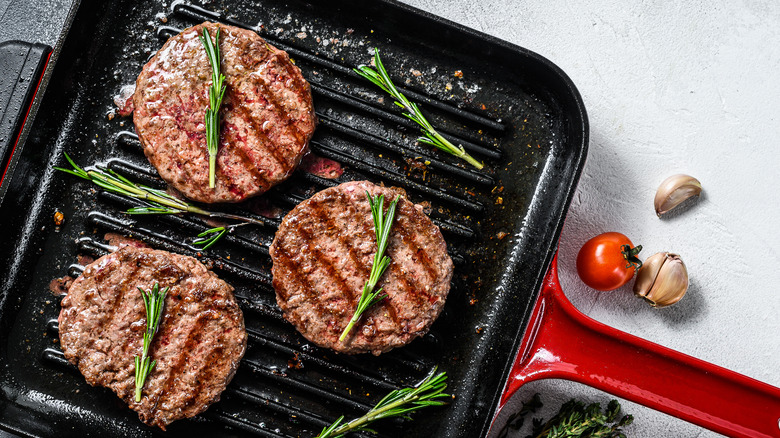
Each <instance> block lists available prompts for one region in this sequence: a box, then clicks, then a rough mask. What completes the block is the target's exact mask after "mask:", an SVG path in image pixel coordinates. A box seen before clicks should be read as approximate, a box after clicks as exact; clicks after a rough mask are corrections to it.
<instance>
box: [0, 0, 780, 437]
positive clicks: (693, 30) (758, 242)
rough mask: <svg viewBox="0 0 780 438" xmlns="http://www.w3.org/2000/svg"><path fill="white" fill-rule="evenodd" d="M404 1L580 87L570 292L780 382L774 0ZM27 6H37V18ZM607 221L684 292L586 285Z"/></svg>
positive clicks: (622, 324) (44, 4) (593, 310)
mask: <svg viewBox="0 0 780 438" xmlns="http://www.w3.org/2000/svg"><path fill="white" fill-rule="evenodd" d="M403 1H404V2H405V3H408V4H410V5H413V6H416V7H419V8H421V9H424V10H427V11H429V12H431V13H434V14H436V15H440V16H443V17H445V18H448V19H450V20H453V21H455V22H458V23H461V24H463V25H466V26H469V27H472V28H475V29H478V30H481V31H483V32H486V33H488V34H491V35H494V36H497V37H499V38H502V39H505V40H508V41H510V42H512V43H515V44H518V45H520V46H523V47H526V48H528V49H530V50H533V51H535V52H537V53H539V54H541V55H543V56H545V57H547V58H548V59H550V60H551V61H553V62H554V63H556V64H557V65H559V66H560V67H561V68H562V69H563V70H564V71H565V72H566V73H567V74H568V75H569V76H570V77H571V78H572V80H573V81H574V83H575V84H576V85H577V87H578V88H579V90H580V93H582V95H583V98H584V100H585V105H586V107H587V110H588V115H589V118H590V129H591V137H590V151H589V156H588V161H587V164H586V166H585V170H584V172H583V175H582V179H581V180H580V183H579V188H578V191H577V194H576V195H575V197H574V201H573V203H572V205H571V208H570V210H569V214H568V217H567V221H566V227H565V229H564V230H563V235H562V237H561V243H560V269H561V282H562V285H563V288H564V290H565V291H566V294H567V296H568V297H569V299H570V300H571V301H572V302H573V303H574V305H575V306H576V307H577V308H579V309H580V310H581V311H583V312H585V313H586V314H588V315H589V316H591V317H593V318H595V319H596V320H598V321H601V322H603V323H606V324H608V325H610V326H613V327H616V328H618V329H621V330H624V331H627V332H629V333H632V334H634V335H637V336H640V337H643V338H645V339H648V340H650V341H653V342H657V343H659V344H662V345H665V346H667V347H671V348H673V349H675V350H679V351H682V352H684V353H687V354H690V355H693V356H696V357H698V358H701V359H704V360H706V361H709V362H713V363H716V364H718V365H721V366H724V367H726V368H729V369H732V370H735V371H737V372H740V373H743V374H746V375H748V376H750V377H754V378H756V379H759V380H762V381H764V382H767V383H770V384H772V385H775V386H780V292H779V291H778V285H780V271H779V270H778V265H780V257H779V256H778V248H780V230H778V228H777V224H778V219H777V218H778V217H780V202H778V196H777V195H776V194H775V191H776V189H775V185H777V184H778V183H780V175H779V174H780V172H778V169H777V167H778V166H780V80H778V79H779V75H780V73H779V72H780V24H779V23H780V3H778V2H771V1H768V0H767V1H763V2H762V1H756V2H740V1H736V2H721V3H720V4H714V3H715V2H703V1H690V2H660V1H659V2H642V3H641V4H639V2H629V4H627V3H626V2H621V1H616V0H595V1H584V0H573V1H565V2H549V1H523V2H508V1H506V0H403ZM69 3H70V1H69V0H38V1H35V2H30V3H29V4H27V3H26V2H25V0H0V14H2V20H1V21H2V23H3V24H4V26H2V27H3V28H2V29H0V40H5V39H9V38H21V39H26V40H30V41H32V40H36V41H40V42H44V43H48V44H54V42H55V40H56V37H57V35H58V33H59V28H60V27H61V23H62V21H63V20H64V16H65V13H66V11H67V4H69ZM31 7H32V8H40V9H41V14H39V16H38V17H36V20H38V19H40V22H37V21H36V26H33V27H30V25H29V17H30V14H29V12H28V10H27V8H31ZM36 10H37V9H36ZM18 11H24V13H19V12H18ZM58 14H59V15H58ZM16 17H27V18H28V20H27V21H25V20H24V19H17V18H16ZM681 172H682V173H689V174H691V175H693V176H695V177H697V178H699V179H700V180H701V182H702V184H703V186H704V196H703V198H702V199H701V201H700V202H698V203H697V204H696V205H694V206H692V208H689V209H688V210H686V211H685V212H683V213H681V214H677V215H675V216H673V217H670V218H668V219H665V220H660V219H658V218H657V217H656V216H655V214H654V211H653V205H652V203H653V196H654V193H655V189H656V187H657V186H658V184H659V183H660V182H661V181H662V180H663V179H664V178H665V177H667V176H669V175H671V174H674V173H681ZM604 231H619V232H622V233H624V234H626V235H628V236H629V237H630V238H631V239H632V240H633V242H634V243H635V244H642V245H644V251H643V253H642V256H643V258H644V257H647V256H649V255H651V254H653V253H655V252H658V251H663V250H669V251H674V252H678V253H679V254H681V255H682V257H683V259H684V260H685V262H686V264H687V265H688V269H689V272H690V277H691V287H690V290H689V292H688V295H687V296H686V297H685V299H684V300H683V301H681V302H680V303H679V304H677V305H676V306H674V307H671V308H667V309H652V308H650V307H648V306H647V305H646V304H644V303H643V302H641V301H640V300H638V299H636V298H634V297H633V295H632V293H631V291H630V285H629V286H626V287H624V288H622V289H620V290H618V291H615V292H608V293H599V292H596V291H593V290H590V289H588V288H587V287H585V286H584V285H583V284H582V283H581V282H580V280H579V279H578V277H577V275H576V272H575V269H574V258H575V256H576V253H577V251H578V250H579V247H580V246H581V245H582V243H584V242H585V241H586V240H587V239H589V238H590V237H592V236H593V235H596V234H599V233H601V232H604ZM535 392H539V393H541V395H542V398H543V401H544V402H545V405H546V406H545V409H544V411H543V412H542V413H541V414H542V415H544V416H545V417H549V416H550V413H551V411H554V410H557V407H558V406H560V404H561V403H563V402H564V401H566V400H568V399H569V398H572V397H576V398H578V399H582V400H585V401H600V402H606V401H608V400H609V399H610V398H611V397H610V396H609V395H608V394H605V393H602V392H600V391H596V390H593V389H590V388H588V387H585V386H583V385H579V384H575V383H571V382H565V381H549V380H548V381H539V382H534V383H531V384H528V385H526V386H525V387H523V388H522V389H521V390H520V391H519V392H518V395H517V396H516V397H515V399H513V401H515V402H519V401H522V400H527V399H529V398H530V397H531V395H532V394H533V393H535ZM623 406H624V410H625V411H627V412H629V413H632V414H634V416H635V422H634V424H633V425H631V426H629V427H628V428H627V429H626V431H627V433H628V436H630V437H635V438H650V437H653V438H655V437H690V438H693V437H712V436H717V434H714V433H711V432H708V431H704V430H702V429H700V428H698V427H696V426H693V425H690V424H688V423H685V422H682V421H680V420H676V419H674V418H671V417H669V416H666V415H664V414H660V413H657V412H655V411H652V410H649V409H647V408H644V407H641V406H638V405H635V404H632V403H628V402H624V403H623ZM512 410H513V406H509V407H508V408H507V409H506V410H505V412H504V414H509V413H511V412H512ZM505 418H506V415H503V416H502V417H501V418H499V423H501V422H502V421H505ZM499 425H500V424H499ZM510 436H516V437H524V436H525V434H523V433H518V434H515V435H510Z"/></svg>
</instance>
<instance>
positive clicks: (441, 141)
mask: <svg viewBox="0 0 780 438" xmlns="http://www.w3.org/2000/svg"><path fill="white" fill-rule="evenodd" d="M374 65H376V70H374V69H373V68H371V67H370V66H367V65H361V66H358V68H356V69H353V70H354V71H355V73H357V74H359V75H360V76H362V77H364V78H365V79H368V80H369V81H371V82H372V83H373V84H374V85H376V86H378V87H379V88H381V89H382V90H383V91H384V92H386V93H387V94H389V95H391V96H392V97H393V99H395V101H394V103H395V104H396V105H397V106H398V107H400V108H401V109H402V110H404V113H403V115H404V116H406V117H407V118H409V119H410V120H412V121H414V122H415V123H417V124H418V125H420V128H421V130H422V133H423V136H422V137H420V138H418V139H417V141H419V142H420V143H425V144H429V145H431V146H435V147H437V148H439V149H441V150H443V151H444V152H447V153H449V154H452V155H455V156H456V157H458V158H461V159H463V160H465V161H466V162H467V163H469V164H471V165H472V166H474V167H476V168H477V169H482V168H483V167H484V164H482V163H480V162H479V161H477V160H476V159H474V157H472V156H471V155H469V154H468V153H467V152H466V151H465V150H464V149H463V146H460V145H458V146H455V145H454V144H452V142H450V141H449V140H447V139H446V138H444V137H443V136H442V135H441V134H439V132H438V131H436V129H434V127H433V126H432V125H431V123H430V122H429V121H428V119H426V118H425V116H424V115H423V113H422V111H420V108H419V107H418V106H417V104H416V103H414V102H411V101H410V100H409V99H408V98H407V97H406V96H404V95H403V93H401V92H400V91H398V88H396V86H395V84H393V81H392V80H391V79H390V75H388V74H387V70H386V69H385V66H384V65H383V64H382V59H381V58H380V57H379V49H377V48H375V49H374Z"/></svg>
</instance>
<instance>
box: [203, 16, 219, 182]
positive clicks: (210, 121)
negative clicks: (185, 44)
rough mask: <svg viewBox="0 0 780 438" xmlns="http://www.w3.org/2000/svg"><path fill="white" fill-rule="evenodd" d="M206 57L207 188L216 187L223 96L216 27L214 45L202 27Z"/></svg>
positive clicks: (206, 30) (207, 32)
mask: <svg viewBox="0 0 780 438" xmlns="http://www.w3.org/2000/svg"><path fill="white" fill-rule="evenodd" d="M199 38H200V41H201V43H203V47H204V48H205V49H206V56H207V57H208V59H209V64H210V65H211V87H209V107H208V108H206V115H205V116H204V121H205V125H206V147H207V148H208V151H209V187H210V188H214V187H215V185H216V181H215V180H216V176H215V175H216V165H217V152H218V149H219V107H220V106H221V105H222V98H223V97H224V96H225V75H223V74H222V73H220V63H221V57H220V55H219V27H217V32H216V36H215V37H214V39H215V40H216V44H215V43H214V42H212V41H211V35H209V31H208V29H206V27H205V26H204V27H203V35H201V36H200V37H199Z"/></svg>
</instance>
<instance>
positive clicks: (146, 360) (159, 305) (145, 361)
mask: <svg viewBox="0 0 780 438" xmlns="http://www.w3.org/2000/svg"><path fill="white" fill-rule="evenodd" d="M138 290H139V291H141V296H142V297H143V299H144V308H145V310H146V332H144V343H143V350H142V352H141V356H140V357H139V356H136V357H135V401H136V402H140V401H141V394H142V391H143V387H144V384H145V383H146V378H147V377H149V373H151V372H152V370H153V369H154V366H155V365H157V361H156V360H152V361H151V362H150V360H151V358H150V357H149V348H151V345H152V340H153V339H154V335H155V334H157V330H158V329H159V328H160V320H161V319H162V313H163V306H164V305H165V295H166V294H167V293H168V288H167V287H166V288H165V289H163V290H162V291H161V290H160V285H159V284H158V283H155V284H154V286H152V290H151V291H149V292H147V291H145V290H143V289H141V288H140V287H139V288H138Z"/></svg>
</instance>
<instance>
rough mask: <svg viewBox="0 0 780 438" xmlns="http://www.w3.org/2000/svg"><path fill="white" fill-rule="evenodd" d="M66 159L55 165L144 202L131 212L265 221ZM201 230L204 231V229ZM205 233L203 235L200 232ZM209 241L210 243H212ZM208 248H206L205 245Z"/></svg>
mask: <svg viewBox="0 0 780 438" xmlns="http://www.w3.org/2000/svg"><path fill="white" fill-rule="evenodd" d="M64 155H65V159H66V160H68V163H70V165H71V167H72V168H71V169H66V168H63V167H55V168H54V169H56V170H59V171H62V172H65V173H69V174H71V175H75V176H77V177H79V178H82V179H86V180H88V181H92V183H94V184H95V185H97V186H99V187H101V188H103V189H105V190H107V191H109V192H112V193H116V194H118V195H122V196H126V197H128V198H133V199H138V200H140V201H141V203H142V205H139V206H136V207H132V208H130V209H128V210H127V213H128V214H185V213H191V214H197V215H200V216H206V217H210V218H220V219H232V220H237V221H240V222H242V224H245V223H249V224H255V225H264V223H263V222H262V221H259V220H257V219H253V218H251V217H246V216H240V215H236V214H230V213H223V212H214V211H208V210H204V209H202V208H200V207H197V206H195V205H192V204H189V203H187V202H185V201H183V200H181V199H179V198H176V197H174V196H172V195H170V194H168V193H166V192H165V191H163V190H159V189H154V188H152V187H148V186H145V185H143V184H138V183H135V182H132V181H130V180H129V179H127V178H125V177H124V176H122V175H120V174H118V173H116V172H114V171H113V170H111V169H108V168H103V167H99V166H95V168H93V169H90V170H84V169H82V168H81V167H79V166H78V165H77V164H76V163H75V162H74V161H73V159H71V158H70V156H69V155H68V154H67V153H65V154H64ZM201 234H202V233H201ZM223 235H224V233H222V234H220V235H219V236H218V237H217V238H215V239H213V241H212V242H211V245H213V244H214V243H215V242H216V241H217V240H218V239H219V238H220V237H222V236H223ZM198 237H203V236H200V235H199V236H198ZM211 245H209V246H211ZM204 249H205V248H204Z"/></svg>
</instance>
